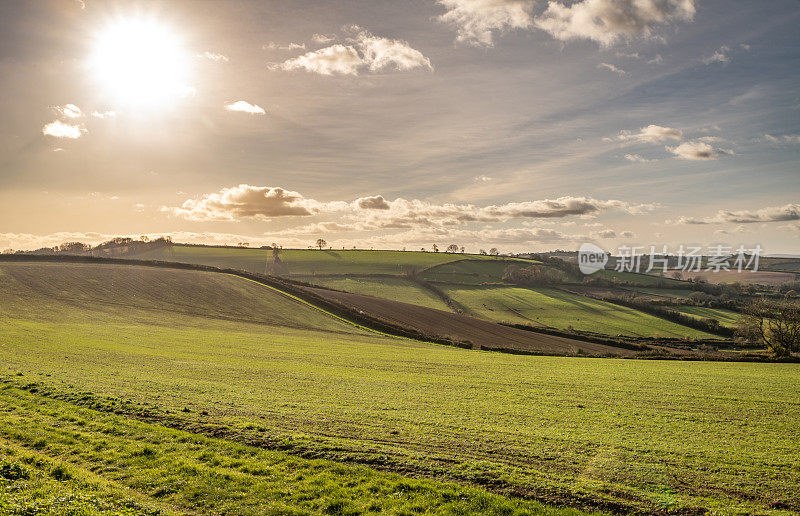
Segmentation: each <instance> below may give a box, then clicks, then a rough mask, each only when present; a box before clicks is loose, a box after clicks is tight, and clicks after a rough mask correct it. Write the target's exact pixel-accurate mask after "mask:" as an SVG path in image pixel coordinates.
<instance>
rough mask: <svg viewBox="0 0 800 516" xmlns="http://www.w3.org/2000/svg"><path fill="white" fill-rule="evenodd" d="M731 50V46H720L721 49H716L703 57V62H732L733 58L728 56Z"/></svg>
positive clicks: (708, 63)
mask: <svg viewBox="0 0 800 516" xmlns="http://www.w3.org/2000/svg"><path fill="white" fill-rule="evenodd" d="M729 51H730V48H728V47H725V46H723V47H719V49H718V50H716V51H714V53H713V54H712V55H711V56H709V57H704V58H703V63H705V64H707V65H710V64H712V63H723V64H727V63H730V62H731V58H730V57H728V54H727V53H728V52H729Z"/></svg>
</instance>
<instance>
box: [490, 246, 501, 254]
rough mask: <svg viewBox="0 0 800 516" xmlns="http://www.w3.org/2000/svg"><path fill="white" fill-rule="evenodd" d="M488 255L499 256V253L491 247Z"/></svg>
mask: <svg viewBox="0 0 800 516" xmlns="http://www.w3.org/2000/svg"><path fill="white" fill-rule="evenodd" d="M489 254H490V255H492V256H497V255H499V254H500V252H499V251H498V250H497V248H496V247H492V248H491V249H489Z"/></svg>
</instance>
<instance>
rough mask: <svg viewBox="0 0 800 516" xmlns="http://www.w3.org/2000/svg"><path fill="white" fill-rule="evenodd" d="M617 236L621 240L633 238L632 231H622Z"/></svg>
mask: <svg viewBox="0 0 800 516" xmlns="http://www.w3.org/2000/svg"><path fill="white" fill-rule="evenodd" d="M619 236H620V237H622V238H633V237H634V236H635V235H634V234H633V231H623V232H622V233H620V234H619Z"/></svg>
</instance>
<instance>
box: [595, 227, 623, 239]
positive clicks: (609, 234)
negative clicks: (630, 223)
mask: <svg viewBox="0 0 800 516" xmlns="http://www.w3.org/2000/svg"><path fill="white" fill-rule="evenodd" d="M592 236H593V237H595V238H617V232H616V231H614V230H613V229H604V230H602V231H597V232H596V233H592Z"/></svg>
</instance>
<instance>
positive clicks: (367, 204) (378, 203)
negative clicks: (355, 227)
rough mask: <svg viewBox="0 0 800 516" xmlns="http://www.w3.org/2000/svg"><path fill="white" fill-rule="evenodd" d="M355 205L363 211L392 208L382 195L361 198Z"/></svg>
mask: <svg viewBox="0 0 800 516" xmlns="http://www.w3.org/2000/svg"><path fill="white" fill-rule="evenodd" d="M355 205H356V206H358V207H359V208H360V209H362V210H388V209H389V208H390V206H389V203H388V202H386V199H384V198H383V196H382V195H376V196H374V197H361V198H360V199H356V201H355Z"/></svg>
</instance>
